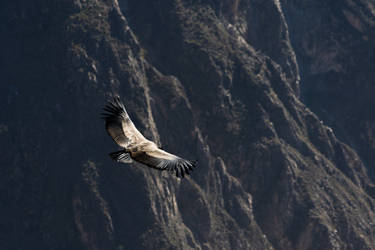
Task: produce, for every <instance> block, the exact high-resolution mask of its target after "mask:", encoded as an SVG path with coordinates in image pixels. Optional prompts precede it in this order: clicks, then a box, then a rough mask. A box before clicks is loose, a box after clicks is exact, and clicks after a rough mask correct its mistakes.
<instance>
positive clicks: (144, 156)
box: [132, 149, 196, 178]
mask: <svg viewBox="0 0 375 250" xmlns="http://www.w3.org/2000/svg"><path fill="white" fill-rule="evenodd" d="M132 158H133V159H134V160H136V161H138V162H141V163H143V164H145V165H147V166H149V167H151V168H155V169H158V170H167V171H171V172H175V173H176V176H177V177H181V178H184V176H185V174H188V175H189V174H190V171H193V169H194V168H195V167H196V165H195V162H192V161H189V160H185V159H182V158H180V157H178V156H175V155H173V154H170V153H168V152H166V151H164V150H162V149H155V150H153V151H147V150H146V151H143V152H141V153H139V154H137V155H135V156H133V157H132Z"/></svg>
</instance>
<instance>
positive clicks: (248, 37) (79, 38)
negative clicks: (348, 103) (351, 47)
mask: <svg viewBox="0 0 375 250" xmlns="http://www.w3.org/2000/svg"><path fill="white" fill-rule="evenodd" d="M348 3H350V2H348ZM364 3H365V2H364ZM281 4H282V5H280V2H279V1H264V2H262V3H260V2H259V1H250V0H249V1H234V2H229V1H180V0H168V1H163V2H155V1H154V2H149V1H144V0H138V1H130V0H129V1H118V2H117V1H116V0H113V1H112V0H108V1H104V0H103V1H91V0H90V1H66V2H58V1H56V2H55V1H50V2H48V3H47V2H43V1H37V2H36V3H34V4H31V3H28V2H27V1H24V2H23V3H22V4H20V5H17V4H12V3H3V5H4V8H1V10H2V11H1V17H2V19H3V21H4V22H1V23H2V24H1V31H3V32H4V34H6V36H5V39H4V41H3V42H2V43H3V46H2V51H3V52H4V55H6V56H5V57H3V58H2V59H1V60H2V61H1V62H2V64H1V65H3V67H2V72H3V81H4V83H5V84H2V86H1V90H2V91H1V93H0V96H1V98H0V102H1V106H2V107H5V108H4V109H2V110H1V111H0V115H1V117H4V118H2V120H1V122H0V123H1V125H0V137H1V138H2V140H1V141H0V145H1V148H2V149H3V150H2V151H3V152H4V157H2V158H1V163H2V164H1V165H2V166H4V167H3V168H2V171H3V172H2V175H1V178H2V180H1V183H2V185H1V187H0V193H1V195H2V197H4V198H5V199H4V200H6V201H7V202H6V203H3V204H1V205H0V210H1V211H3V213H2V214H3V215H7V216H5V217H4V219H3V220H2V221H3V226H2V227H1V228H2V229H3V230H2V231H4V232H3V235H4V237H3V239H2V241H1V242H0V243H1V247H2V248H5V249H24V248H25V247H27V248H29V249H30V248H31V249H41V248H42V249H43V248H46V249H72V248H74V249H372V248H373V247H374V245H375V242H374V239H375V237H374V234H375V230H374V229H373V223H375V213H374V212H373V211H374V200H373V198H372V197H371V195H372V192H371V190H372V186H373V184H372V181H371V178H372V174H371V173H370V175H368V172H371V171H370V170H369V166H371V164H370V163H371V159H370V158H365V161H362V158H360V157H359V156H358V154H357V152H359V153H360V155H361V157H364V156H363V155H365V153H363V152H364V150H363V149H360V150H359V151H357V146H358V145H359V144H358V143H357V144H355V143H353V141H352V140H349V139H347V138H348V137H344V136H342V132H341V130H339V132H338V134H339V136H340V139H341V140H342V141H341V140H339V139H337V137H336V135H335V134H336V127H334V126H333V125H332V126H333V128H331V127H328V126H327V125H325V124H324V122H322V121H320V119H319V118H318V116H317V115H316V114H314V113H313V112H312V111H310V109H309V108H308V106H306V105H305V104H304V102H302V101H301V99H300V96H302V100H303V101H305V100H306V103H307V105H309V107H310V106H311V108H312V109H313V110H318V111H319V110H320V108H321V107H324V105H325V103H326V102H324V101H323V102H322V103H320V104H319V103H318V102H316V103H315V104H314V103H313V102H310V101H309V95H310V93H314V92H309V91H311V90H310V88H309V85H308V84H311V81H312V80H311V79H312V77H313V73H311V71H307V70H306V68H308V67H310V68H311V67H313V66H311V65H312V64H309V62H306V60H305V59H304V58H305V56H306V55H305V54H304V53H305V52H306V51H305V50H303V46H301V45H300V44H301V41H302V43H303V42H304V41H306V39H305V38H303V39H301V38H300V36H302V34H303V33H302V28H301V27H305V26H303V25H310V23H308V21H306V23H302V24H301V26H299V22H300V20H301V19H300V18H299V17H300V16H299V15H301V11H303V10H306V9H307V8H308V6H301V5H298V3H294V2H293V1H285V2H281ZM349 7H350V5H348V6H347V8H349ZM367 7H368V6H367ZM353 8H354V7H353ZM362 8H364V9H366V5H364V6H362ZM354 10H356V8H354ZM284 11H285V12H284ZM344 16H345V15H344ZM346 16H348V15H346ZM349 16H350V15H349ZM361 18H364V17H363V16H361ZM371 18H373V17H372V16H371V15H370V14H369V13H368V16H367V19H366V20H370V21H371ZM370 21H368V22H369V23H371V22H370ZM322 22H324V19H323V20H322ZM340 25H341V24H340ZM340 25H338V26H339V27H343V26H342V25H341V26H340ZM369 25H370V24H369ZM369 27H370V26H369ZM369 29H370V28H369ZM316 30H317V31H319V28H316ZM369 32H370V31H369ZM366 34H367V33H366ZM368 35H370V33H369V34H368ZM20 38H22V39H20ZM316 44H318V45H319V46H322V48H324V46H325V45H324V44H320V40H317V41H316ZM369 46H370V45H369ZM347 53H349V52H347ZM323 54H324V55H327V53H325V52H324V53H323ZM320 55H321V54H320ZM342 56H345V54H343V55H342ZM321 59H322V58H321V57H317V58H316V60H321ZM323 59H324V58H323ZM300 60H301V61H302V62H300ZM318 64H319V63H318ZM331 66H332V65H331V64H329V66H327V68H329V67H331ZM332 67H333V66H332ZM299 72H301V75H300V73H299ZM322 79H323V78H322ZM340 79H344V78H340ZM349 80H350V79H349ZM349 80H348V81H349ZM324 82H325V81H322V84H323V83H324ZM349 83H350V82H348V84H349ZM301 84H302V85H301ZM305 84H306V85H305ZM301 90H302V92H301ZM358 91H366V88H364V89H362V90H361V89H360V88H358ZM300 92H301V93H300ZM114 93H118V94H119V95H120V96H121V98H122V99H123V101H124V103H125V106H126V107H127V110H128V112H129V114H130V116H131V118H132V120H133V121H134V123H135V124H136V126H137V127H138V128H139V129H140V131H142V133H144V135H145V136H146V137H147V138H149V139H152V140H154V141H156V142H157V143H159V144H160V145H162V147H163V148H164V149H166V150H168V151H170V152H172V153H175V154H178V155H181V156H183V157H185V158H188V159H197V160H198V162H199V167H198V168H197V169H196V171H194V172H193V173H192V175H191V178H190V177H189V178H186V179H183V180H178V179H176V178H175V177H174V176H170V175H169V174H168V173H162V172H157V171H154V170H152V169H148V168H145V167H143V166H141V165H139V164H132V165H124V164H122V165H120V164H116V163H114V162H112V161H111V159H110V158H109V157H108V155H107V154H108V153H109V152H111V151H114V150H115V148H116V146H115V145H114V144H113V142H112V141H111V139H110V138H109V137H108V136H107V134H106V132H105V130H104V125H103V122H102V121H101V120H100V119H99V113H100V109H101V107H102V106H103V105H104V103H105V99H106V98H110V97H111V95H112V94H114ZM330 101H331V102H336V99H332V100H330ZM337 101H338V105H339V104H340V100H337ZM320 105H321V106H320ZM335 111H336V109H333V111H332V112H333V113H334V112H335ZM318 114H319V115H320V112H318ZM334 114H335V115H334V116H333V118H332V119H333V121H334V123H335V122H337V123H342V124H344V125H343V126H344V127H345V126H346V125H347V123H343V121H342V120H341V119H340V118H337V120H336V117H340V114H339V111H338V110H337V113H334ZM336 115H337V116H336ZM323 117H324V118H325V116H323ZM324 121H326V119H324ZM364 121H366V120H364ZM327 122H328V121H327ZM329 122H330V121H329ZM330 125H331V123H330ZM347 126H350V124H349V125H347ZM339 129H340V128H339ZM345 131H346V132H345V133H347V134H350V136H351V138H358V134H357V133H355V132H353V133H352V132H350V130H345ZM370 138H371V136H370ZM369 140H370V139H369ZM365 150H370V149H369V148H367V149H366V148H365ZM369 162H370V163H369ZM9 229H10V230H9ZM19 239H22V240H19Z"/></svg>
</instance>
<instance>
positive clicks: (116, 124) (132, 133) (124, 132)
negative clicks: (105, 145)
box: [102, 97, 147, 148]
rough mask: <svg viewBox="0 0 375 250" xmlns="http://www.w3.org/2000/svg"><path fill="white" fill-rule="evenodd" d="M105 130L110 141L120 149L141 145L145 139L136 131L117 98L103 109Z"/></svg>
mask: <svg viewBox="0 0 375 250" xmlns="http://www.w3.org/2000/svg"><path fill="white" fill-rule="evenodd" d="M104 111H106V112H105V113H103V114H102V115H103V118H104V120H105V128H106V130H107V132H108V133H109V135H110V136H111V137H112V139H113V140H114V141H115V142H116V143H117V144H118V145H120V146H121V147H123V148H128V146H129V145H137V144H141V143H143V142H145V141H147V139H146V138H145V137H144V136H143V135H142V134H141V132H139V131H138V129H137V128H136V127H135V126H134V124H133V122H132V121H131V120H130V118H129V115H128V113H127V112H126V109H125V107H124V104H122V102H121V100H120V98H119V97H115V98H114V99H113V100H112V101H108V103H107V105H106V106H105V107H104Z"/></svg>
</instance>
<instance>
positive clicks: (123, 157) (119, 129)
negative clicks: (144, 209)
mask: <svg viewBox="0 0 375 250" xmlns="http://www.w3.org/2000/svg"><path fill="white" fill-rule="evenodd" d="M104 110H105V111H106V113H104V114H103V115H104V120H105V127H106V130H107V132H108V134H109V135H110V136H111V137H112V139H113V140H114V141H115V142H116V143H117V144H118V145H119V146H120V147H122V148H123V149H122V150H120V151H117V152H113V153H110V154H109V155H110V156H111V158H112V159H114V160H115V161H118V162H123V163H131V162H132V159H133V160H135V161H137V162H140V163H143V164H144V165H146V166H148V167H151V168H155V169H158V170H168V171H175V172H176V176H177V177H184V175H185V174H189V171H192V170H193V168H195V163H194V162H192V161H189V160H185V159H182V158H180V157H178V156H176V155H173V154H170V153H168V152H166V151H164V150H162V149H160V148H158V146H157V145H156V144H155V143H154V142H152V141H150V140H148V139H146V138H145V137H144V136H143V135H142V134H141V133H140V132H139V131H138V130H137V128H136V127H135V126H134V124H133V122H132V121H131V120H130V118H129V115H128V113H127V112H126V109H125V107H124V105H123V104H122V102H121V101H120V98H119V97H116V98H114V100H113V101H109V102H108V104H107V105H106V106H105V108H104Z"/></svg>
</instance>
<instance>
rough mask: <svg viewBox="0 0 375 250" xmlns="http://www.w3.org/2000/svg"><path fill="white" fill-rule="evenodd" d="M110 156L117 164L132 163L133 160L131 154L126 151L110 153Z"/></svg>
mask: <svg viewBox="0 0 375 250" xmlns="http://www.w3.org/2000/svg"><path fill="white" fill-rule="evenodd" d="M109 156H110V157H111V158H112V160H114V161H117V162H123V163H132V162H133V161H132V158H131V157H130V154H129V153H127V152H125V151H124V150H120V151H116V152H112V153H109Z"/></svg>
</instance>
